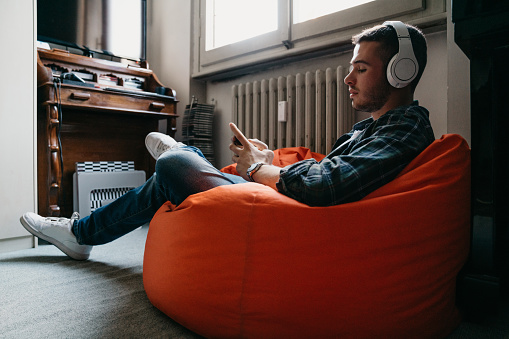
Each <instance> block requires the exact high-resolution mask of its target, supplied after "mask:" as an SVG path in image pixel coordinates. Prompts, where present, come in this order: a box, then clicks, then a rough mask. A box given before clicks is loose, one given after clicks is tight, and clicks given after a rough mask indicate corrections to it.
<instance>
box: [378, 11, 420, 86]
mask: <svg viewBox="0 0 509 339" xmlns="http://www.w3.org/2000/svg"><path fill="white" fill-rule="evenodd" d="M384 25H386V26H392V27H393V28H394V30H396V34H397V36H398V43H399V48H398V53H396V55H394V56H393V57H392V59H391V60H390V61H389V64H388V65H387V81H389V83H390V84H391V86H393V87H396V88H403V87H405V86H408V84H410V83H411V82H412V80H414V79H415V77H416V76H417V73H418V72H419V64H418V63H417V59H416V58H415V54H414V50H413V46H412V40H411V38H410V32H409V31H408V29H407V27H406V26H405V24H403V23H402V22H401V21H386V22H384Z"/></svg>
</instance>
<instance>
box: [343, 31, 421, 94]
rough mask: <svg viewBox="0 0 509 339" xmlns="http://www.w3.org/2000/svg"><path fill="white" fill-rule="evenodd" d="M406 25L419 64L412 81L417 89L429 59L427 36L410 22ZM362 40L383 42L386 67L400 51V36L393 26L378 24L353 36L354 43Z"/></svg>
mask: <svg viewBox="0 0 509 339" xmlns="http://www.w3.org/2000/svg"><path fill="white" fill-rule="evenodd" d="M405 26H406V27H407V29H408V32H409V33H410V40H411V41H412V48H413V49H414V54H415V58H416V59H417V63H418V64H419V72H418V73H417V76H416V77H415V79H414V80H412V82H411V86H412V89H413V90H415V87H417V84H418V83H419V80H420V79H421V76H422V73H423V72H424V68H426V63H427V61H428V46H427V43H426V37H425V36H424V34H423V33H422V31H421V30H420V29H419V28H417V27H415V26H412V25H408V24H405ZM362 41H377V42H380V43H381V45H382V47H381V58H382V61H383V62H384V64H385V67H386V68H387V66H388V65H389V61H390V60H391V59H392V57H393V56H394V55H396V53H398V50H399V42H398V36H397V34H396V30H395V29H394V28H393V27H392V26H385V25H377V26H374V27H371V28H368V29H365V30H363V31H362V32H361V33H359V34H357V35H354V36H353V37H352V43H353V44H354V45H357V44H359V43H360V42H362Z"/></svg>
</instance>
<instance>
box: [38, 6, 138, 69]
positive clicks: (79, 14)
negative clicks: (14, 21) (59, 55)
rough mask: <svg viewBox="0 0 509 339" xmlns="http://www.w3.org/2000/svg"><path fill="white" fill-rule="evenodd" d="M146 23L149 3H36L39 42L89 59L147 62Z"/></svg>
mask: <svg viewBox="0 0 509 339" xmlns="http://www.w3.org/2000/svg"><path fill="white" fill-rule="evenodd" d="M146 23H147V3H146V0H37V40H38V41H41V42H46V43H50V44H56V45H60V46H64V47H65V48H68V47H70V48H74V49H77V50H80V51H81V52H82V53H83V55H87V56H95V54H97V53H98V54H100V55H101V56H98V57H102V56H110V57H116V58H120V59H127V60H132V61H135V62H140V61H144V60H146V35H147V34H146V31H147V24H146ZM60 46H58V47H60ZM52 47H53V46H52Z"/></svg>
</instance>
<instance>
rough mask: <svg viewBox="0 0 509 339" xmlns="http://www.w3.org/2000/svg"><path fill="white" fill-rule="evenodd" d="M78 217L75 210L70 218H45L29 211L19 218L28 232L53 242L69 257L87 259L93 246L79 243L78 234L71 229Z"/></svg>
mask: <svg viewBox="0 0 509 339" xmlns="http://www.w3.org/2000/svg"><path fill="white" fill-rule="evenodd" d="M78 218H79V214H78V213H77V212H74V213H73V215H72V217H71V218H70V219H68V218H55V217H51V218H45V217H41V216H40V215H38V214H35V213H31V212H28V213H25V214H24V215H23V216H21V218H20V219H19V220H20V221H21V225H23V227H24V228H25V229H26V230H27V231H28V232H30V233H32V234H33V235H35V236H36V237H38V238H41V239H43V240H46V241H48V242H50V243H52V244H53V245H55V246H56V247H58V249H60V250H61V251H62V252H64V253H65V254H67V255H68V256H69V257H71V258H73V259H76V260H87V259H88V257H89V256H90V251H92V247H93V246H89V245H80V244H78V241H77V240H76V236H75V235H74V234H73V233H72V230H71V228H72V225H73V223H74V220H77V219H78Z"/></svg>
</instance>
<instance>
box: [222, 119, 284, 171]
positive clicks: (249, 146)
mask: <svg viewBox="0 0 509 339" xmlns="http://www.w3.org/2000/svg"><path fill="white" fill-rule="evenodd" d="M230 129H231V130H232V132H233V137H232V143H231V144H230V150H231V151H232V152H233V153H234V155H233V157H232V160H233V162H235V163H237V172H238V173H239V174H240V175H241V176H242V177H243V178H244V179H246V180H249V178H248V177H247V174H246V172H247V169H248V168H249V166H251V165H252V164H255V163H257V162H262V163H264V164H267V165H271V164H272V160H273V159H274V152H272V151H271V150H269V147H268V146H267V145H266V144H265V143H263V142H261V141H260V140H257V139H247V138H246V136H245V135H244V134H243V133H242V132H241V131H240V130H239V129H238V128H237V126H236V125H235V124H234V123H230Z"/></svg>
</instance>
